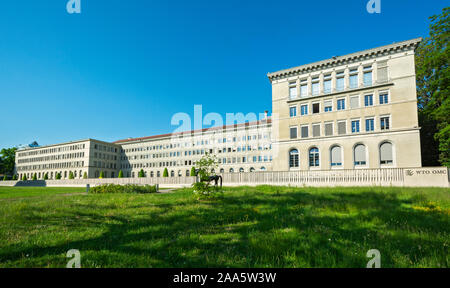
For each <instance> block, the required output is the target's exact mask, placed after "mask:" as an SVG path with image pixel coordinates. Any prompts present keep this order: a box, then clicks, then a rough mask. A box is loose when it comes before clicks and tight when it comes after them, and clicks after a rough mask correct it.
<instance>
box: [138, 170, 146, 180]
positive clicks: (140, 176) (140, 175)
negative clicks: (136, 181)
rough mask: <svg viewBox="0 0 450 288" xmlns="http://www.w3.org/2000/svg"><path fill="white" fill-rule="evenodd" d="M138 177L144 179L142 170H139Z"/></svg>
mask: <svg viewBox="0 0 450 288" xmlns="http://www.w3.org/2000/svg"><path fill="white" fill-rule="evenodd" d="M138 177H139V178H144V177H145V172H144V169H141V171H139V174H138Z"/></svg>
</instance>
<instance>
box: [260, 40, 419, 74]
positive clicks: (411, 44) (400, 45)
mask: <svg viewBox="0 0 450 288" xmlns="http://www.w3.org/2000/svg"><path fill="white" fill-rule="evenodd" d="M421 41H422V38H415V39H411V40H406V41H402V42H396V43H393V44H390V45H385V46H381V47H377V48H372V49H368V50H363V51H360V52H356V53H352V54H347V55H344V56H337V57H333V58H330V59H326V60H322V61H318V62H313V63H310V64H305V65H301V66H297V67H293V68H289V69H284V70H280V71H277V72H272V73H268V74H267V77H269V80H270V81H272V80H273V79H274V78H277V77H283V78H284V77H289V76H292V75H293V74H299V73H302V72H305V71H307V70H311V69H314V68H319V69H320V68H325V67H326V66H330V65H331V66H335V65H342V64H343V63H344V62H347V61H352V60H357V59H360V58H363V57H366V56H371V55H378V54H380V53H386V52H390V51H395V50H399V49H405V48H410V49H415V48H416V47H417V45H418V44H419V43H420V42H421Z"/></svg>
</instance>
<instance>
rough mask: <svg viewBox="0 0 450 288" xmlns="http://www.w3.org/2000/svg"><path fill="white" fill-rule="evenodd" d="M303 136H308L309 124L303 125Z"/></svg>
mask: <svg viewBox="0 0 450 288" xmlns="http://www.w3.org/2000/svg"><path fill="white" fill-rule="evenodd" d="M301 132H302V138H308V137H309V136H308V126H302V130H301Z"/></svg>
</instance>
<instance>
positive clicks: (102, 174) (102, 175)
mask: <svg viewBox="0 0 450 288" xmlns="http://www.w3.org/2000/svg"><path fill="white" fill-rule="evenodd" d="M104 177H105V173H104V172H103V171H100V177H98V178H99V179H103V178H104Z"/></svg>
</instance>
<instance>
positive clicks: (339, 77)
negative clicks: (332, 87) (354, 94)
mask: <svg viewBox="0 0 450 288" xmlns="http://www.w3.org/2000/svg"><path fill="white" fill-rule="evenodd" d="M344 80H345V78H344V71H341V72H337V73H336V90H337V91H343V90H344Z"/></svg>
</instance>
